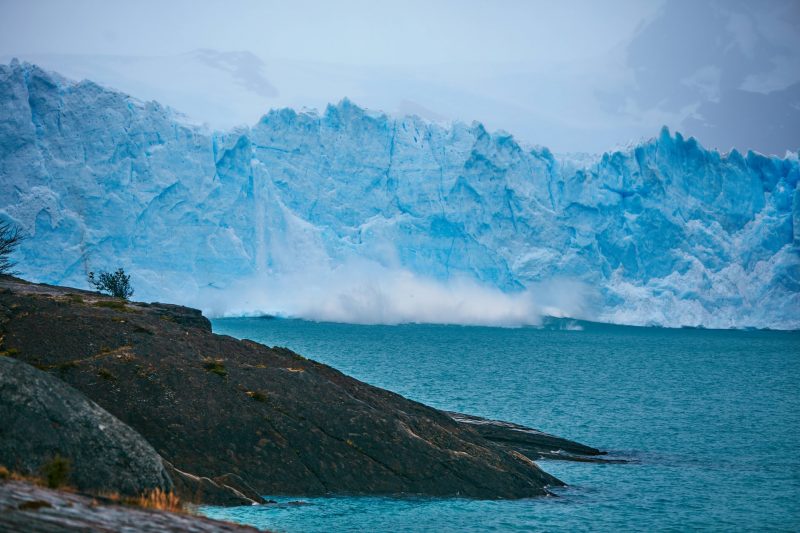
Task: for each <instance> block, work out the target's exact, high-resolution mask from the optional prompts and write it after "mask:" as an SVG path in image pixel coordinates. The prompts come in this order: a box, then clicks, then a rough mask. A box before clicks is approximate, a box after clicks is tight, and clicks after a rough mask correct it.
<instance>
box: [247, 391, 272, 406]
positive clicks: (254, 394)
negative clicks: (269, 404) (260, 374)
mask: <svg viewBox="0 0 800 533" xmlns="http://www.w3.org/2000/svg"><path fill="white" fill-rule="evenodd" d="M246 394H247V395H248V396H250V397H251V398H252V399H254V400H255V401H257V402H262V403H263V402H266V401H267V395H266V394H264V393H263V392H261V391H257V390H255V391H247V393H246Z"/></svg>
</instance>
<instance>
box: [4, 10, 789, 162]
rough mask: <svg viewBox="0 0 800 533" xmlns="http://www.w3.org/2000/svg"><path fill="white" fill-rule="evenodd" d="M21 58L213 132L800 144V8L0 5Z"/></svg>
mask: <svg viewBox="0 0 800 533" xmlns="http://www.w3.org/2000/svg"><path fill="white" fill-rule="evenodd" d="M12 57H19V58H20V59H23V60H28V61H31V62H35V63H38V64H40V65H42V66H43V67H45V68H48V69H51V70H56V71H59V72H61V73H62V74H64V75H66V76H68V77H71V78H78V79H80V78H90V79H93V80H95V81H98V82H100V83H102V84H104V85H108V86H111V87H114V88H117V89H120V90H123V91H125V92H128V93H130V94H132V95H133V96H135V97H137V98H141V99H157V100H159V101H161V102H162V103H165V104H167V105H170V106H172V107H174V108H176V109H178V110H179V111H182V112H184V113H186V114H187V115H189V116H190V117H192V118H194V119H196V120H198V121H205V122H208V123H209V125H211V126H212V127H218V128H228V127H231V126H233V125H236V124H248V123H254V122H255V121H256V120H258V118H259V117H260V116H261V115H262V114H264V113H265V112H266V111H267V110H268V109H270V108H272V107H283V106H292V107H296V108H302V107H313V108H319V109H322V108H324V106H325V105H326V104H327V103H328V102H337V101H339V100H340V99H341V98H343V97H349V98H350V99H351V100H353V101H354V102H356V103H357V104H359V105H362V106H365V107H369V108H372V109H380V110H383V111H386V112H389V113H416V114H418V115H421V116H423V117H425V118H429V119H432V120H441V121H449V120H461V121H466V122H470V121H472V120H479V121H481V122H484V123H485V124H486V125H487V127H489V128H490V129H500V128H501V129H505V130H507V131H509V132H511V133H513V134H514V135H515V136H516V137H517V138H519V139H521V140H523V141H525V142H528V143H531V144H541V145H546V146H550V147H551V148H552V149H554V150H556V151H592V152H597V151H602V150H605V149H609V148H612V147H614V146H616V145H619V144H624V143H627V142H629V141H631V140H638V139H640V138H642V137H650V136H653V135H655V134H657V132H658V129H659V128H660V127H661V125H664V124H666V125H668V126H670V128H672V129H677V130H680V131H682V132H684V133H687V134H693V135H696V136H697V137H698V138H699V139H700V141H701V142H702V143H703V144H704V145H706V146H709V147H717V148H720V149H722V150H728V149H730V148H731V147H733V146H736V147H738V148H740V149H747V148H753V149H757V150H760V151H762V152H767V153H777V154H780V155H783V153H784V152H785V151H786V150H797V149H798V148H800V0H758V1H755V0H751V1H748V2H745V1H736V0H726V1H710V0H707V1H704V0H676V1H660V0H652V1H646V0H613V1H608V0H606V1H603V2H596V1H558V2H556V1H551V2H541V1H527V2H522V1H494V2H489V1H464V0H462V1H434V0H428V1H403V2H391V3H390V2H367V1H364V2H357V1H338V2H337V1H317V2H311V1H291V2H289V1H287V2H272V1H258V2H256V1H225V2H223V1H205V2H201V1H183V2H178V1H170V2H167V1H164V0H161V1H136V2H116V1H110V0H103V1H76V0H73V1H69V2H66V1H40V0H17V1H13V0H0V60H2V61H3V62H7V61H9V60H10V59H11V58H12Z"/></svg>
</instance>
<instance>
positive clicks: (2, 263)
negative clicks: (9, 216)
mask: <svg viewBox="0 0 800 533" xmlns="http://www.w3.org/2000/svg"><path fill="white" fill-rule="evenodd" d="M24 239H25V235H24V234H23V233H22V232H21V231H20V229H19V228H18V227H17V226H16V225H15V224H13V223H11V222H0V274H13V273H14V271H13V268H14V267H15V266H16V264H17V262H16V261H14V260H12V259H11V255H12V254H13V253H14V251H15V250H16V249H17V247H18V246H19V245H20V244H22V241H23V240H24Z"/></svg>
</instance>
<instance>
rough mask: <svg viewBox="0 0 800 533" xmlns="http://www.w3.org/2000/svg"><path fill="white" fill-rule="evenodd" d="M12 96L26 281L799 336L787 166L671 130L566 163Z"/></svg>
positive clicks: (475, 144) (3, 161)
mask: <svg viewBox="0 0 800 533" xmlns="http://www.w3.org/2000/svg"><path fill="white" fill-rule="evenodd" d="M0 95H2V98H0V216H3V217H4V218H9V219H13V220H14V221H16V222H17V223H19V224H21V225H22V226H23V227H24V228H25V229H26V231H27V232H28V233H29V234H30V238H29V239H28V240H27V241H26V242H25V244H24V246H23V247H22V248H21V255H20V259H21V260H20V267H19V268H20V270H21V271H22V274H23V275H25V276H27V277H29V278H31V279H35V280H38V281H42V282H50V283H71V284H82V283H83V279H84V277H85V273H86V271H87V270H96V269H98V268H111V267H114V266H116V265H118V264H119V265H122V266H124V267H125V268H126V269H127V270H129V271H130V272H131V273H132V274H133V276H134V277H133V279H134V284H135V287H136V288H137V290H138V291H139V292H138V294H137V297H140V298H152V299H162V300H163V299H171V300H176V301H180V302H184V303H189V304H193V305H198V306H201V307H204V308H205V309H207V310H209V309H211V310H212V311H213V310H214V309H217V308H218V309H219V310H220V312H237V311H239V312H247V311H250V312H253V311H270V312H276V313H283V314H290V315H299V316H306V315H308V314H309V312H307V309H308V308H310V306H311V305H312V304H311V303H309V304H308V306H307V307H306V308H301V307H297V306H294V307H293V305H294V303H293V302H292V298H291V297H292V296H297V293H298V292H299V293H302V296H303V298H307V299H309V301H311V300H313V299H314V298H317V301H318V302H320V304H319V306H318V307H322V308H323V309H322V312H321V313H322V314H319V315H314V314H313V313H312V314H311V316H310V318H322V319H328V318H333V319H336V318H337V317H339V318H341V319H343V320H349V319H351V318H352V319H354V321H360V320H359V317H363V316H365V315H368V316H374V315H375V314H376V310H377V314H378V315H379V316H377V318H376V319H375V320H374V321H378V322H381V321H386V322H392V321H408V320H418V321H437V316H440V317H442V319H441V321H449V320H448V318H447V316H444V314H446V313H444V311H443V312H442V313H443V314H440V315H437V316H428V315H426V314H425V308H426V307H430V305H432V304H431V303H430V302H426V301H425V300H424V297H425V295H424V293H425V292H426V290H427V289H428V288H431V287H434V288H436V290H441V291H444V292H443V293H442V294H445V295H446V296H447V297H448V298H452V299H453V301H454V302H455V303H454V304H453V308H458V309H459V310H461V308H463V307H465V306H467V307H468V306H469V300H470V297H472V296H475V295H477V296H475V297H476V298H478V299H481V298H484V299H487V298H488V299H489V300H491V301H492V302H495V303H497V302H499V303H497V305H495V307H503V306H507V305H506V304H507V303H508V302H510V305H508V306H510V307H513V306H516V305H518V308H515V309H513V310H512V311H511V312H512V315H513V316H511V318H510V319H509V321H510V322H513V323H535V322H536V320H538V317H539V316H540V315H541V314H561V315H569V316H576V317H580V318H588V319H593V320H601V321H609V322H616V323H625V324H652V325H664V326H704V327H770V328H778V329H797V328H800V312H799V311H800V247H799V244H800V241H799V240H798V239H799V238H800V237H798V236H799V235H800V192H798V181H799V180H800V164H798V154H797V153H790V154H787V156H786V157H784V158H777V157H767V156H763V155H760V154H757V153H754V152H748V153H746V154H742V153H740V152H738V151H735V150H734V151H732V152H730V153H728V154H720V153H719V152H716V151H709V150H706V149H704V148H703V147H702V146H700V145H699V144H698V142H697V141H696V140H694V139H693V138H689V139H684V138H683V137H682V136H681V135H680V134H674V135H672V134H670V132H669V131H667V130H666V129H664V130H662V132H661V133H660V135H659V136H658V137H656V138H654V139H651V140H649V141H647V142H644V143H641V144H639V145H637V146H634V147H631V148H630V149H626V150H622V151H615V152H610V153H606V154H603V155H602V156H599V157H598V158H597V159H594V158H591V159H589V160H587V159H586V158H568V157H566V156H556V155H554V154H552V153H551V152H550V151H549V150H547V149H546V148H528V147H524V146H521V145H520V144H519V143H518V142H516V141H515V140H514V138H513V137H512V136H511V135H509V134H506V133H503V132H498V133H490V132H488V131H486V129H485V128H484V127H483V126H482V125H481V124H479V123H473V124H472V125H465V124H454V125H453V126H452V127H445V126H440V125H437V124H432V123H429V122H426V121H423V120H422V119H419V118H416V117H406V118H402V119H400V118H392V117H389V116H387V115H384V114H382V113H373V112H367V111H365V110H363V109H361V108H359V107H358V106H356V105H355V104H353V103H351V102H350V101H348V100H343V101H342V102H340V103H339V104H338V105H331V106H329V107H328V108H327V109H326V110H325V111H324V112H323V113H322V114H316V113H297V112H295V111H292V110H290V109H282V110H276V111H271V112H269V113H267V114H266V115H264V117H263V118H262V119H261V120H260V121H259V122H258V123H257V124H255V125H254V126H252V127H250V128H242V129H237V130H234V131H230V132H225V133H210V132H207V131H205V130H203V129H201V128H198V127H194V126H191V125H189V124H186V123H184V122H183V121H181V120H179V119H177V118H176V116H175V114H174V113H173V112H172V111H170V110H168V109H166V108H164V107H162V106H160V105H158V104H157V103H155V102H148V103H142V102H138V101H136V100H134V99H132V98H130V97H128V96H127V95H124V94H122V93H118V92H114V91H110V90H107V89H104V88H103V87H100V86H98V85H96V84H94V83H92V82H88V81H84V82H80V83H73V82H69V81H67V80H64V79H63V78H61V77H59V76H56V75H53V74H50V73H48V72H45V71H43V70H41V69H39V68H38V67H36V66H33V65H29V64H20V63H18V62H12V63H11V64H10V65H3V66H0ZM387 274H388V275H387ZM353 277H355V278H358V279H357V280H356V281H353V280H352V279H351V278H353ZM364 279H366V280H368V281H367V282H364V281H363V280H364ZM386 279H391V280H393V281H391V282H386V281H385V280H386ZM245 280H249V281H247V282H246V283H245V285H244V291H245V294H246V295H247V296H246V297H242V298H243V301H244V300H247V299H248V298H252V294H251V293H255V292H259V289H261V291H262V292H264V293H265V294H266V296H265V297H264V301H265V302H266V303H264V302H263V301H255V300H253V301H252V302H251V303H249V304H248V303H247V302H245V303H241V302H240V303H238V304H237V305H238V307H236V306H234V307H231V306H230V305H228V304H226V305H227V306H221V307H215V306H218V305H220V304H219V302H220V301H221V300H224V299H226V298H229V296H226V295H229V294H236V295H241V294H242V292H241V289H242V287H241V286H240V285H241V284H242V283H244V281H245ZM409 280H410V281H409ZM347 284H351V285H347ZM335 285H347V287H345V288H346V289H353V290H352V291H350V292H347V290H344V292H342V293H336V294H334V295H333V296H331V295H330V294H328V292H329V291H330V290H331V289H330V287H332V286H335ZM442 287H444V288H442ZM464 287H466V288H464ZM486 288H489V289H486ZM462 289H463V290H462ZM485 289H486V290H490V291H496V292H497V293H499V292H500V291H502V293H504V294H507V295H511V296H509V298H512V299H511V300H508V302H507V301H506V300H503V299H500V300H497V299H496V294H495V292H491V294H490V295H489V296H487V293H486V292H485ZM236 291H239V292H236ZM282 291H283V292H282ZM459 291H461V292H459ZM407 293H411V297H410V299H409V298H408V297H406V296H405V294H407ZM398 294H400V296H398ZM453 295H455V296H453ZM242 298H240V299H242ZM414 298H416V300H414ZM247 301H250V300H247ZM398 302H399V303H398ZM415 302H416V303H415ZM420 302H421V303H420ZM433 304H436V302H433ZM462 304H463V305H462ZM248 305H249V307H248ZM415 305H416V307H415ZM493 305H494V304H493ZM478 307H480V306H478ZM487 307H488V306H487ZM386 308H388V309H390V312H386V314H385V316H384V315H380V313H381V312H383V310H385V309H386ZM395 311H396V312H395ZM481 312H482V310H481V309H478V310H476V311H475V313H474V314H473V315H474V317H477V318H474V320H473V319H469V318H468V319H467V321H468V322H475V323H481V322H482V320H481V315H480V313H481ZM326 313H327V314H326ZM514 313H516V314H514ZM473 315H468V316H469V317H473ZM529 315H530V316H529ZM502 316H505V315H502ZM502 316H501V319H496V317H494V318H491V319H487V320H486V322H487V323H495V322H503V320H502ZM528 316H529V319H528V318H526V317H528ZM398 317H399V318H398ZM453 321H459V320H453Z"/></svg>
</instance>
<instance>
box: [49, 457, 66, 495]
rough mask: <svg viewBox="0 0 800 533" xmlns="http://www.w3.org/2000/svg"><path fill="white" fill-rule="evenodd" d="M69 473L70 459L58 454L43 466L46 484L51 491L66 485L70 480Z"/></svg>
mask: <svg viewBox="0 0 800 533" xmlns="http://www.w3.org/2000/svg"><path fill="white" fill-rule="evenodd" d="M69 471H70V464H69V459H65V458H64V457H61V456H60V455H58V454H56V456H55V457H53V458H52V459H51V460H50V461H48V462H47V463H45V464H44V465H43V466H42V474H43V475H44V479H45V482H46V483H47V486H48V487H50V488H51V489H57V488H59V487H62V486H64V485H66V484H67V480H68V479H69Z"/></svg>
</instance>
